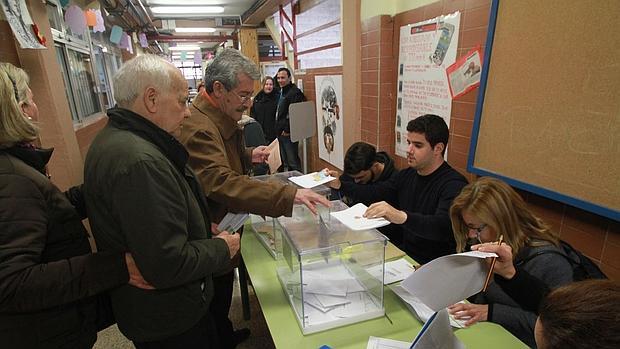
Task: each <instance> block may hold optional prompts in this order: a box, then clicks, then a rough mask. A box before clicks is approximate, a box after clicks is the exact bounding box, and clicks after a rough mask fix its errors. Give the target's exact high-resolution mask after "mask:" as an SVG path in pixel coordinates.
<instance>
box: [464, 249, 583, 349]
mask: <svg viewBox="0 0 620 349" xmlns="http://www.w3.org/2000/svg"><path fill="white" fill-rule="evenodd" d="M539 243H542V242H540V241H539ZM545 250H555V251H557V252H559V253H562V254H564V251H563V250H562V249H561V248H559V247H556V246H554V245H552V244H543V245H542V246H525V247H524V248H522V249H521V251H520V252H519V253H518V254H517V255H516V256H515V264H519V262H520V261H521V260H523V259H525V258H527V257H528V256H531V255H533V254H535V253H537V252H540V251H545ZM573 257H575V256H573ZM521 269H522V270H523V271H524V272H527V273H528V274H530V275H531V276H533V277H535V278H537V279H539V280H540V281H541V282H542V283H543V284H544V285H545V286H546V287H548V288H549V289H553V288H556V287H559V286H563V285H565V284H568V283H570V282H572V281H573V268H572V266H571V265H570V263H569V262H568V261H567V260H566V258H565V257H563V256H561V255H559V254H555V253H545V254H541V255H540V256H537V257H536V258H532V259H531V260H530V261H528V262H527V263H525V264H523V266H522V267H521ZM475 302H476V303H482V304H489V312H488V320H489V321H491V322H495V323H497V324H500V325H502V327H504V328H505V329H507V330H508V331H510V333H512V334H513V335H514V336H515V337H517V338H519V339H520V340H521V341H522V342H524V343H525V344H527V345H529V346H530V347H536V343H535V340H534V325H535V324H536V314H535V313H534V312H532V311H528V310H525V309H523V308H522V307H521V305H520V303H519V301H518V300H514V299H513V298H511V297H510V296H509V294H507V293H506V292H505V291H504V290H503V289H502V288H501V287H500V286H498V284H495V283H492V284H490V285H489V288H488V289H487V292H486V293H484V294H480V295H478V297H476V299H475Z"/></svg>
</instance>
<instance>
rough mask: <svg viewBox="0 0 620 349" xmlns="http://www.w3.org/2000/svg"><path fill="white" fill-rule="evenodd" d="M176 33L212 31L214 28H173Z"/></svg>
mask: <svg viewBox="0 0 620 349" xmlns="http://www.w3.org/2000/svg"><path fill="white" fill-rule="evenodd" d="M174 31H175V32H177V33H214V32H215V28H188V27H186V28H179V27H176V28H175V29H174Z"/></svg>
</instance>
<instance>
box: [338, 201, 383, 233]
mask: <svg viewBox="0 0 620 349" xmlns="http://www.w3.org/2000/svg"><path fill="white" fill-rule="evenodd" d="M367 209H368V206H366V205H364V204H357V205H354V206H352V207H349V208H348V209H346V210H343V211H338V212H332V213H331V215H332V216H333V217H335V218H336V219H338V220H339V221H341V222H342V224H344V225H346V226H347V227H348V228H349V229H351V230H368V229H374V228H379V227H384V226H386V225H388V224H390V221H388V220H387V219H385V218H365V217H364V213H365V212H366V210H367Z"/></svg>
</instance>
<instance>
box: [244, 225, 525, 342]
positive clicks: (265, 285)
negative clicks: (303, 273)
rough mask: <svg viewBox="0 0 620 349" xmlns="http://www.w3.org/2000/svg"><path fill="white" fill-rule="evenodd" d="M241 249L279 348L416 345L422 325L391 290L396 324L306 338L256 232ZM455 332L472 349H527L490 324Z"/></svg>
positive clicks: (379, 322)
mask: <svg viewBox="0 0 620 349" xmlns="http://www.w3.org/2000/svg"><path fill="white" fill-rule="evenodd" d="M241 251H242V255H243V259H244V261H245V264H246V268H247V271H248V274H249V276H250V279H251V280H252V285H253V286H254V291H255V293H256V296H257V298H258V301H259V303H260V306H261V309H262V311H263V315H264V317H265V321H266V322H267V326H268V327H269V331H270V333H271V337H272V338H273V341H274V343H275V345H276V348H294V349H302V348H319V347H321V346H322V345H328V346H330V347H331V348H334V349H341V348H342V349H354V348H355V349H365V348H366V346H367V343H368V337H369V336H375V337H382V338H389V339H396V340H401V341H408V342H411V341H413V339H414V338H415V336H416V335H417V334H418V332H419V331H420V329H421V328H422V325H423V323H422V322H420V320H418V319H417V318H416V317H415V315H414V314H413V313H411V311H410V310H409V309H408V308H407V306H406V305H405V303H403V302H402V301H401V300H400V299H399V298H398V296H396V295H395V294H394V293H393V292H392V291H391V290H390V289H389V288H388V287H387V286H386V287H385V293H384V305H385V313H386V315H387V317H389V319H390V320H391V323H390V321H389V320H388V318H387V317H381V318H376V319H372V320H368V321H363V322H359V323H356V324H352V325H347V326H343V327H338V328H334V329H330V330H326V331H322V332H318V333H313V334H309V335H303V333H302V331H301V329H300V327H299V325H298V323H297V320H296V317H295V314H294V311H293V309H292V308H291V306H290V304H289V301H288V300H287V298H286V296H285V294H284V292H283V291H282V286H281V284H280V282H279V281H278V277H277V275H276V261H275V260H274V258H273V257H272V255H271V254H269V252H267V250H266V249H265V247H264V246H263V245H262V244H261V243H260V242H259V240H258V239H257V237H256V235H255V233H254V232H252V231H251V229H246V233H245V234H243V238H242V243H241ZM407 258H408V257H407ZM455 334H456V336H457V337H458V338H459V339H460V340H461V341H462V342H463V343H464V344H465V346H466V347H467V348H489V349H490V348H502V349H511V348H527V346H526V345H525V344H523V343H522V342H521V341H519V340H518V339H517V338H515V337H514V336H512V334H510V333H509V332H508V331H506V330H504V329H503V328H502V327H501V326H499V325H497V324H494V323H490V322H481V323H478V324H476V325H473V326H471V327H470V328H466V329H458V330H456V331H455Z"/></svg>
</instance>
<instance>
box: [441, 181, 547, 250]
mask: <svg viewBox="0 0 620 349" xmlns="http://www.w3.org/2000/svg"><path fill="white" fill-rule="evenodd" d="M464 211H467V213H468V214H471V215H473V216H476V217H478V219H480V220H481V221H482V222H483V223H484V224H486V225H487V227H488V228H491V229H493V231H495V232H496V234H497V236H496V237H495V238H496V239H498V238H499V235H503V236H504V241H505V242H506V243H507V244H508V245H510V247H512V250H513V255H515V256H516V255H517V254H518V253H519V251H520V250H521V249H522V248H523V247H524V246H525V245H530V246H534V245H537V244H540V243H541V242H543V243H544V241H546V242H549V243H552V244H554V245H556V246H557V245H558V236H557V234H555V233H553V232H552V231H551V229H550V227H549V226H548V225H547V224H546V223H544V222H543V221H542V220H541V219H540V218H538V217H536V216H535V215H534V214H533V213H532V212H531V211H530V210H529V209H528V208H527V205H526V204H525V201H523V199H522V198H521V196H519V194H517V192H516V191H515V190H514V189H512V187H510V186H509V185H508V184H506V183H504V182H503V181H501V180H499V179H495V178H492V177H482V178H479V179H478V180H477V181H475V182H472V183H470V184H468V185H467V186H465V188H463V190H462V191H461V193H460V194H459V195H458V196H457V197H456V198H455V199H454V202H453V203H452V207H450V219H451V220H452V231H453V232H454V239H455V240H456V248H457V251H460V252H462V251H464V250H465V246H466V244H467V239H468V233H469V228H468V227H467V225H466V224H465V222H464V220H463V212H464ZM541 240H542V241H541Z"/></svg>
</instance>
